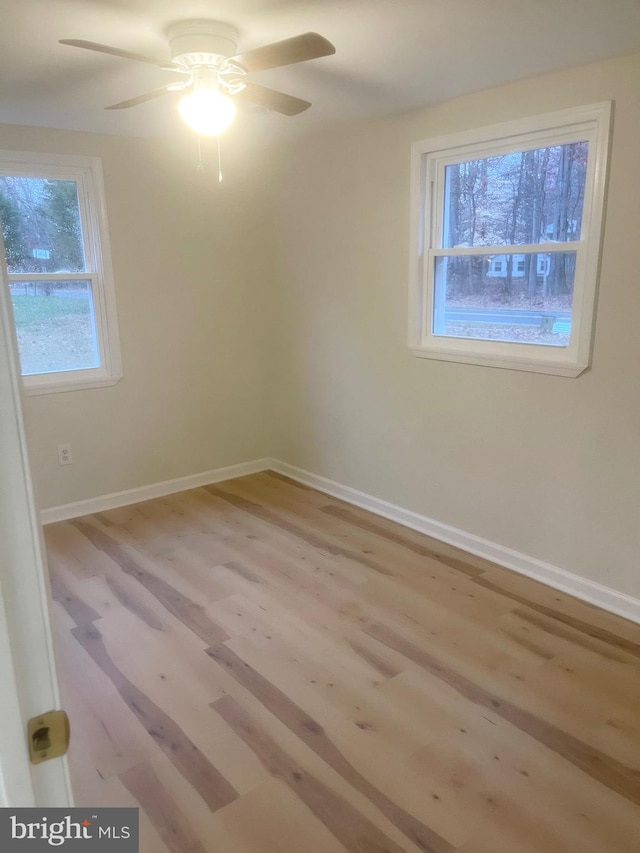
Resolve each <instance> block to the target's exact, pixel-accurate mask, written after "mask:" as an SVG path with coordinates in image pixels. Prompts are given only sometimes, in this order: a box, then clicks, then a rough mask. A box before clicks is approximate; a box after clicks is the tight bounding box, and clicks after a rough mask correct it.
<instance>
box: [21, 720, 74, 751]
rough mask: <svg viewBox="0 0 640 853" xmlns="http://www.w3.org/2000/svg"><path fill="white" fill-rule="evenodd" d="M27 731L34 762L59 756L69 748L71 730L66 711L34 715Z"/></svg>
mask: <svg viewBox="0 0 640 853" xmlns="http://www.w3.org/2000/svg"><path fill="white" fill-rule="evenodd" d="M27 731H28V733H29V758H30V759H31V763H32V764H41V763H42V762H43V761H48V760H49V759H50V758H58V757H59V756H61V755H64V754H65V753H66V751H67V750H68V749H69V739H70V736H71V730H70V726H69V717H68V716H67V714H66V712H65V711H48V712H47V713H46V714H40V715H39V716H37V717H32V718H31V719H30V720H29V722H28V723H27Z"/></svg>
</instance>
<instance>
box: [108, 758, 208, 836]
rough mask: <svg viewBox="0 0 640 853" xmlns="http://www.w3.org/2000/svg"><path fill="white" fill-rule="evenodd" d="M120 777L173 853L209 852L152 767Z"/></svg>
mask: <svg viewBox="0 0 640 853" xmlns="http://www.w3.org/2000/svg"><path fill="white" fill-rule="evenodd" d="M120 778H121V780H122V782H123V784H124V785H125V787H126V788H127V790H128V791H129V792H130V793H131V794H132V795H133V796H134V797H135V798H136V800H137V801H138V802H139V803H140V806H141V807H142V808H143V809H144V811H145V812H146V814H147V815H148V816H149V818H150V819H151V822H152V823H153V825H154V826H155V828H156V830H157V831H158V834H159V835H160V838H161V839H162V841H163V842H164V844H165V845H166V847H167V850H169V851H170V853H207V849H206V848H205V847H204V845H203V844H202V842H201V841H200V839H199V838H198V836H197V835H196V834H195V833H194V831H193V829H192V827H191V826H190V825H189V823H188V822H187V821H186V820H185V819H184V816H183V814H182V812H181V811H180V809H179V808H178V806H177V805H176V803H175V801H174V800H173V799H172V798H171V797H170V796H169V794H168V793H167V791H166V790H165V788H164V787H163V786H162V784H161V783H160V780H159V779H158V777H157V776H156V774H155V773H154V771H153V768H152V767H151V765H150V764H147V763H143V764H136V765H135V766H134V767H131V768H129V770H127V771H125V772H124V773H122V774H121V776H120Z"/></svg>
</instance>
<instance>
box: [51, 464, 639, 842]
mask: <svg viewBox="0 0 640 853" xmlns="http://www.w3.org/2000/svg"><path fill="white" fill-rule="evenodd" d="M46 539H47V547H48V555H49V564H50V570H51V579H52V590H53V596H54V617H55V625H56V635H57V636H56V639H57V649H58V652H59V663H60V669H61V678H62V686H63V695H64V700H65V707H66V709H67V710H68V712H69V714H70V717H71V723H72V744H71V750H70V761H71V769H72V779H73V784H74V790H75V793H76V798H77V804H78V805H87V806H102V805H104V806H113V805H134V806H135V805H139V806H140V810H141V811H140V818H141V837H142V841H141V848H140V849H141V851H142V853H168V851H170V853H204V851H207V853H214V851H215V853H218V851H219V852H220V853H304V851H310V853H344V851H345V850H347V851H352V853H384V851H388V853H400V851H405V853H416V851H420V850H422V851H435V853H449V851H451V853H453V851H458V853H638V851H640V770H639V768H640V678H639V676H640V627H639V626H637V625H633V624H632V623H630V622H626V621H625V620H623V619H619V618H617V617H615V616H612V615H610V614H608V613H605V612H604V611H600V610H598V609H597V608H595V607H591V606H589V605H586V604H583V603H581V602H579V601H577V600H575V599H572V598H570V597H568V596H565V595H562V594H561V593H558V592H556V591H554V590H552V589H549V588H547V587H544V586H542V585H540V584H537V583H535V582H533V581H529V580H527V579H525V578H522V577H519V576H517V575H515V574H513V573H511V572H509V571H506V570H504V569H501V568H498V567H496V566H494V565H492V564H490V563H488V562H486V561H484V560H481V559H479V558H476V557H473V556H470V555H468V554H465V553H463V552H461V551H458V550H456V549H454V548H451V547H449V546H446V545H443V544H442V543H439V542H437V541H435V540H432V539H429V538H428V537H426V536H423V535H421V534H418V533H415V532H412V531H411V530H408V529H406V528H403V527H400V526H399V525H397V524H394V523H393V522H389V521H386V520H384V519H381V518H378V517H376V516H374V515H372V514H370V513H368V512H365V511H363V510H359V509H356V508H354V507H351V506H349V505H347V504H345V503H342V502H340V501H338V500H334V499H332V498H329V497H327V496H326V495H323V494H321V493H319V492H316V491H314V490H312V489H308V488H306V487H303V486H300V485H297V484H295V483H293V482H292V481H290V480H287V479H286V478H284V477H281V476H279V475H276V474H273V473H263V474H257V475H252V476H249V477H243V478H240V479H237V480H232V481H228V482H226V483H222V484H219V485H216V486H210V487H205V488H201V489H194V490H192V491H189V492H184V493H181V494H178V495H174V496H172V497H169V498H163V499H159V500H154V501H149V502H146V503H142V504H136V505H135V506H131V507H127V508H124V509H118V510H113V511H110V512H105V513H98V514H96V515H92V516H87V517H86V518H82V519H78V520H75V521H70V522H65V523H60V524H55V525H51V526H49V527H48V528H46Z"/></svg>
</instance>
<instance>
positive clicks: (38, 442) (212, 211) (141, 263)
mask: <svg viewBox="0 0 640 853" xmlns="http://www.w3.org/2000/svg"><path fill="white" fill-rule="evenodd" d="M0 147H1V148H8V149H19V150H42V151H49V152H56V153H65V154H74V153H75V154H87V155H97V156H99V157H101V158H102V161H103V169H104V177H105V187H106V201H107V213H108V218H109V226H110V234H111V244H112V258H113V268H114V277H115V286H116V298H117V304H118V318H119V327H120V337H121V343H122V359H123V366H124V378H123V379H122V380H121V381H120V382H119V383H118V384H117V385H115V386H113V387H110V388H100V389H95V390H85V391H74V392H72V393H63V394H49V395H44V396H39V397H29V398H27V399H26V401H25V418H26V422H27V430H28V434H29V443H30V453H31V460H32V468H33V470H34V477H35V480H36V487H37V491H38V497H39V501H40V504H41V506H43V507H48V506H56V505H59V504H64V503H67V502H71V501H77V500H82V499H85V498H90V497H96V496H99V495H104V494H109V493H111V492H117V491H120V490H124V489H129V488H133V487H136V486H141V485H146V484H149V483H155V482H158V481H161V480H165V479H171V478H174V477H181V476H185V475H187V474H194V473H200V472H202V471H206V470H209V469H211V468H216V467H219V466H224V465H230V464H233V463H237V462H244V461H246V460H249V459H255V458H257V457H260V456H262V455H264V454H265V452H266V451H267V447H266V442H267V436H266V433H265V430H264V423H265V401H266V393H267V392H266V387H265V376H266V366H265V362H264V351H265V348H266V336H267V334H268V333H269V331H270V323H269V321H268V319H267V314H268V306H269V300H268V298H267V286H266V285H267V284H268V276H265V272H264V267H265V265H266V259H265V246H264V240H263V233H262V232H263V223H264V217H263V216H262V211H261V207H260V180H259V174H258V173H257V172H256V173H253V174H245V173H243V172H242V171H241V169H240V168H239V166H238V164H237V163H234V162H233V160H230V159H229V156H227V157H226V158H225V159H226V160H227V169H226V172H227V175H226V178H225V182H224V183H223V184H222V186H218V185H217V183H215V168H212V169H211V171H210V172H209V173H208V174H207V175H206V176H205V177H204V178H203V177H201V176H200V175H199V174H198V173H197V172H196V165H197V148H196V146H195V145H194V144H193V140H192V139H191V140H187V141H186V142H185V144H183V141H182V140H180V139H178V140H172V141H170V142H169V141H162V140H157V141H145V140H135V139H122V138H117V137H106V136H96V135H93V134H79V133H67V132H60V131H46V130H38V129H34V128H17V127H0ZM252 162H253V161H252ZM212 166H213V164H212ZM67 441H70V442H71V444H72V448H73V457H74V461H73V465H71V466H68V467H60V466H59V465H58V464H57V450H56V447H57V444H58V443H59V442H67Z"/></svg>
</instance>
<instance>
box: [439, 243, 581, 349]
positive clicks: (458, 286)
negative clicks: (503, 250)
mask: <svg viewBox="0 0 640 853" xmlns="http://www.w3.org/2000/svg"><path fill="white" fill-rule="evenodd" d="M575 268H576V252H538V253H532V254H520V255H516V254H509V255H466V256H463V257H461V256H460V255H456V256H453V257H452V256H445V257H438V258H436V259H435V288H434V310H433V318H432V319H433V334H434V335H438V336H442V337H451V338H471V339H482V340H491V341H511V342H515V343H526V344H541V345H545V346H561V347H566V346H568V345H569V340H570V337H571V314H572V303H573V284H574V277H575Z"/></svg>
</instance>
